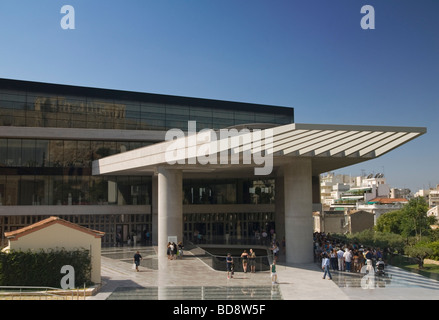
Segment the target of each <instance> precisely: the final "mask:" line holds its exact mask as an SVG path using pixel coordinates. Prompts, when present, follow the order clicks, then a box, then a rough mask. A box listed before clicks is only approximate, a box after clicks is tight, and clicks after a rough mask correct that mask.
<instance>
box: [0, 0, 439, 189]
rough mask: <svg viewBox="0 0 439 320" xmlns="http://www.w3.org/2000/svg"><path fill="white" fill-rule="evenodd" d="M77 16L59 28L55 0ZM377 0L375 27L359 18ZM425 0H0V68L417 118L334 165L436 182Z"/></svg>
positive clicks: (323, 115) (430, 25)
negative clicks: (357, 158) (389, 138)
mask: <svg viewBox="0 0 439 320" xmlns="http://www.w3.org/2000/svg"><path fill="white" fill-rule="evenodd" d="M66 4H69V5H72V6H73V7H74V8H75V26H76V29H75V30H63V29H62V28H61V26H60V21H61V18H62V17H63V16H64V15H63V14H61V13H60V10H61V7H62V6H63V5H66ZM364 5H372V6H373V7H374V9H375V30H363V29H362V28H361V26H360V21H361V18H362V17H363V16H364V14H361V12H360V10H361V7H362V6H364ZM438 17H439V1H437V0H379V1H375V0H332V1H328V0H301V1H295V0H152V1H151V0H127V1H121V0H119V1H109V0H106V1H103V0H62V1H59V0H38V1H35V0H21V1H6V0H2V1H0V43H1V48H0V77H2V78H12V79H20V80H32V81H42V82H51V83H62V84H72V85H81V86H91V87H102V88H111V89H122V90H130V91H142V92H152V93H162V94H173V95H181V96H191V97H201V98H212V99H222V100H231V101H242V102H253V103H262V104H272V105H282V106H290V107H294V108H295V116H296V122H300V123H330V124H361V125H392V126H419V127H427V130H428V132H427V134H426V135H424V136H422V137H420V138H418V139H415V140H413V141H411V142H409V143H408V144H406V145H404V146H402V147H400V148H398V149H396V150H394V151H392V152H390V153H388V154H386V155H384V156H382V157H380V158H377V159H375V160H372V161H368V162H365V163H362V164H360V165H356V166H351V167H347V168H344V169H342V170H339V171H337V172H340V173H346V174H352V175H360V174H361V172H362V170H364V171H365V172H366V173H378V172H382V171H384V173H385V175H386V177H387V180H388V183H389V184H390V185H391V186H393V187H401V188H402V187H408V188H410V189H412V191H417V189H419V188H428V187H429V186H435V185H436V184H439V165H438V164H439V78H438V75H439V18H438Z"/></svg>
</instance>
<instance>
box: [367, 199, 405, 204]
mask: <svg viewBox="0 0 439 320" xmlns="http://www.w3.org/2000/svg"><path fill="white" fill-rule="evenodd" d="M369 202H379V203H382V204H391V203H395V202H409V201H408V200H407V199H404V198H375V199H372V200H369Z"/></svg>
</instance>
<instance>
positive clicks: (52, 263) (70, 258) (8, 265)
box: [0, 250, 91, 288]
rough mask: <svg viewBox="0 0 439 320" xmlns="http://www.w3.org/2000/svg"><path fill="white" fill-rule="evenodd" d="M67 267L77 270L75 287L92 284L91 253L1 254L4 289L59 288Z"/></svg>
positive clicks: (78, 251)
mask: <svg viewBox="0 0 439 320" xmlns="http://www.w3.org/2000/svg"><path fill="white" fill-rule="evenodd" d="M64 265H71V266H72V267H73V268H74V270H75V283H76V284H77V285H79V286H82V285H83V284H84V283H85V284H87V285H88V284H90V283H91V281H90V279H91V258H90V254H89V251H88V250H74V251H67V250H57V251H55V250H50V251H43V250H41V251H39V252H32V251H26V252H23V251H11V252H10V253H0V285H1V286H42V287H54V288H59V287H60V283H61V279H62V277H63V276H64V275H65V274H62V273H61V268H62V266H64Z"/></svg>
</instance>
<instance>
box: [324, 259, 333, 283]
mask: <svg viewBox="0 0 439 320" xmlns="http://www.w3.org/2000/svg"><path fill="white" fill-rule="evenodd" d="M329 266H330V261H329V258H328V255H327V254H326V253H325V254H324V256H323V259H322V269H323V271H324V273H323V279H325V278H326V274H328V280H332V275H331V271H330V270H329V269H330V268H329Z"/></svg>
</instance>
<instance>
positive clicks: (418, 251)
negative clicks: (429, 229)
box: [404, 242, 433, 269]
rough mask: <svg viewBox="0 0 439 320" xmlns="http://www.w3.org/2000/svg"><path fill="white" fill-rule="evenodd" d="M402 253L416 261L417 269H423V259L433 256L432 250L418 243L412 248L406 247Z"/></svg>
mask: <svg viewBox="0 0 439 320" xmlns="http://www.w3.org/2000/svg"><path fill="white" fill-rule="evenodd" d="M404 251H405V254H407V255H408V256H410V257H412V258H415V259H416V262H417V263H418V266H419V269H422V268H424V259H425V258H427V257H429V256H431V255H432V254H433V249H431V248H430V247H428V246H427V245H426V244H425V243H422V242H418V243H417V244H416V245H414V246H407V247H405V249H404Z"/></svg>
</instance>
